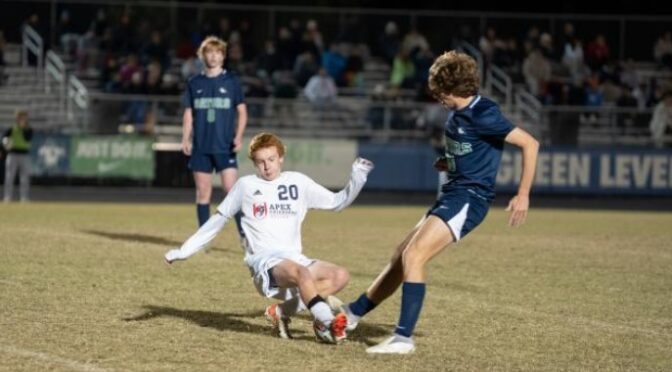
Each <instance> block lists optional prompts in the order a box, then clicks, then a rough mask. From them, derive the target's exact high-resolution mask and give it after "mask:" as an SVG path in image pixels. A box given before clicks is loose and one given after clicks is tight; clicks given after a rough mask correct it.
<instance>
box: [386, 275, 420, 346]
mask: <svg viewBox="0 0 672 372" xmlns="http://www.w3.org/2000/svg"><path fill="white" fill-rule="evenodd" d="M424 299H425V283H409V282H404V284H403V286H402V289H401V314H399V323H398V324H397V328H396V329H395V330H394V333H396V334H398V335H401V336H404V337H411V335H412V334H413V329H415V324H416V323H417V322H418V318H419V317H420V311H421V310H422V302H423V301H424Z"/></svg>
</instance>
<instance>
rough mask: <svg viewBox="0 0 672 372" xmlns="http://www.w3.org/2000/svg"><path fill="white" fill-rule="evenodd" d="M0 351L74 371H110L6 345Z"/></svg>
mask: <svg viewBox="0 0 672 372" xmlns="http://www.w3.org/2000/svg"><path fill="white" fill-rule="evenodd" d="M0 351H2V352H5V353H7V354H14V355H18V356H22V357H26V358H31V359H37V360H40V361H43V362H48V363H57V364H60V365H63V366H65V367H68V368H71V369H73V370H77V371H84V372H104V371H109V370H107V369H104V368H100V367H96V366H94V365H91V364H88V363H80V362H78V361H75V360H70V359H65V358H61V357H58V356H55V355H51V354H47V353H40V352H36V351H30V350H24V349H19V348H16V347H13V346H5V345H0Z"/></svg>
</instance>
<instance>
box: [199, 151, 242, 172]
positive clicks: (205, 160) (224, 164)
mask: <svg viewBox="0 0 672 372" xmlns="http://www.w3.org/2000/svg"><path fill="white" fill-rule="evenodd" d="M226 168H238V160H237V159H236V153H235V152H234V153H231V154H191V158H189V169H190V170H191V171H192V172H203V173H212V171H213V170H214V171H215V172H217V173H219V172H221V171H222V170H224V169H226Z"/></svg>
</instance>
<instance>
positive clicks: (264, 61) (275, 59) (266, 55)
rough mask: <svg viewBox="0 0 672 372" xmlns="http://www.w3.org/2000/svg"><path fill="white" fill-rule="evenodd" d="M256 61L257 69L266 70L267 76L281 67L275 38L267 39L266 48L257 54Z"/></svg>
mask: <svg viewBox="0 0 672 372" xmlns="http://www.w3.org/2000/svg"><path fill="white" fill-rule="evenodd" d="M255 63H256V65H257V70H258V71H259V70H262V71H264V72H265V73H266V75H267V76H272V75H273V73H274V72H275V71H277V70H279V69H280V68H281V61H280V55H279V53H278V51H277V49H276V48H275V43H274V42H273V40H266V42H265V43H264V50H263V51H262V52H261V53H260V54H259V55H258V56H257V59H256V61H255Z"/></svg>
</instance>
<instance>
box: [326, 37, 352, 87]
mask: <svg viewBox="0 0 672 372" xmlns="http://www.w3.org/2000/svg"><path fill="white" fill-rule="evenodd" d="M346 62H347V60H346V59H345V56H344V55H343V53H342V52H341V47H340V45H338V44H335V43H332V44H330V45H329V47H328V48H326V49H325V50H324V51H323V52H322V67H324V69H325V70H327V73H328V74H329V76H331V77H332V78H333V79H334V81H335V82H336V83H337V84H338V85H339V86H343V85H345V84H344V79H343V72H344V71H345V64H346Z"/></svg>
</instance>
